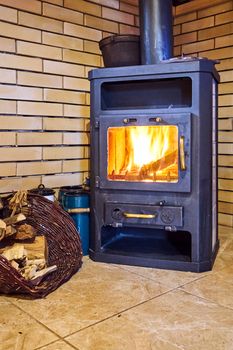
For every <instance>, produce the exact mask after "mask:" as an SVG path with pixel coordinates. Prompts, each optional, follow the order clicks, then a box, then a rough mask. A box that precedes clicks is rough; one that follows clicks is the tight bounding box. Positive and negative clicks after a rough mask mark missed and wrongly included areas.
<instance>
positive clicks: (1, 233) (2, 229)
mask: <svg viewBox="0 0 233 350" xmlns="http://www.w3.org/2000/svg"><path fill="white" fill-rule="evenodd" d="M5 234H6V223H5V222H4V221H3V220H1V219H0V241H1V240H2V239H3V238H4V237H5Z"/></svg>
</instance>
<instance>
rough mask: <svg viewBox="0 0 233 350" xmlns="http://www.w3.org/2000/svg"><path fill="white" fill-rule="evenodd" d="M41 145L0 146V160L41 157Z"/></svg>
mask: <svg viewBox="0 0 233 350" xmlns="http://www.w3.org/2000/svg"><path fill="white" fill-rule="evenodd" d="M41 156H42V149H41V147H2V148H0V159H1V161H2V162H4V161H5V162H9V161H18V160H36V159H41Z"/></svg>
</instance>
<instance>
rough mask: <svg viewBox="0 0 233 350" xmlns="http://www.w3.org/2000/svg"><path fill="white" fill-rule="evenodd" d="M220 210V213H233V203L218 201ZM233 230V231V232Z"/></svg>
mask: <svg viewBox="0 0 233 350" xmlns="http://www.w3.org/2000/svg"><path fill="white" fill-rule="evenodd" d="M218 210H219V212H220V213H226V214H231V215H233V203H224V202H219V203H218ZM232 232H233V231H231V233H232Z"/></svg>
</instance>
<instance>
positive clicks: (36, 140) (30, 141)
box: [17, 132, 62, 146]
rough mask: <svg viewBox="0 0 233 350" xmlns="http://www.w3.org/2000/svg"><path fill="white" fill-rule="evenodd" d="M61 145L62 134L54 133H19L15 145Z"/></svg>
mask: <svg viewBox="0 0 233 350" xmlns="http://www.w3.org/2000/svg"><path fill="white" fill-rule="evenodd" d="M58 144H62V134H61V133H54V132H20V133H18V134H17V145H19V146H22V145H24V146H26V145H28V146H30V145H58Z"/></svg>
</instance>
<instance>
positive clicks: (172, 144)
mask: <svg viewBox="0 0 233 350" xmlns="http://www.w3.org/2000/svg"><path fill="white" fill-rule="evenodd" d="M89 79H90V80H91V239H90V257H91V258H92V259H94V260H96V261H103V262H112V263H121V264H130V265H140V266H150V267H158V268H167V269H177V270H185V271H196V272H200V271H206V270H210V269H211V267H212V265H213V262H214V259H215V256H216V253H217V249H218V235H217V215H216V213H217V191H216V178H217V176H216V153H217V152H216V149H217V146H216V120H217V117H216V110H217V99H216V96H217V82H218V80H219V77H218V74H217V72H216V70H215V67H214V62H213V61H210V60H205V59H193V60H190V61H185V60H184V61H183V60H182V59H181V60H180V61H178V62H170V63H162V64H153V65H147V66H133V67H120V68H104V69H98V70H93V71H91V72H90V74H89ZM144 134H146V135H147V136H146V138H144V136H145V135H144ZM139 153H140V157H138V155H139Z"/></svg>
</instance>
